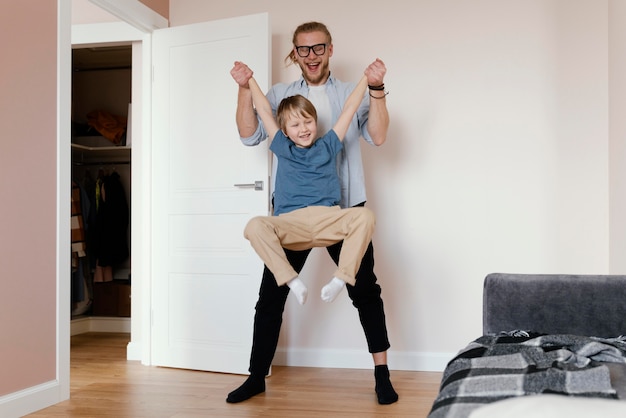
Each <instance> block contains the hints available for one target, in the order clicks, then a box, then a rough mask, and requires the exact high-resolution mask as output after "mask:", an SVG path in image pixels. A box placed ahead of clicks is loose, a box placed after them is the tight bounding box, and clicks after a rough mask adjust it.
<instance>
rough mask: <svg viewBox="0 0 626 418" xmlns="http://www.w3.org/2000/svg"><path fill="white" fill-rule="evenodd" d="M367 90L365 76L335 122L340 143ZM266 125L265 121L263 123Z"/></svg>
mask: <svg viewBox="0 0 626 418" xmlns="http://www.w3.org/2000/svg"><path fill="white" fill-rule="evenodd" d="M366 88H367V77H366V76H363V77H361V79H360V80H359V82H358V83H357V85H356V87H355V88H354V90H352V93H350V95H349V96H348V98H347V99H346V102H345V103H344V104H343V109H341V114H340V115H339V118H337V122H335V126H333V130H334V131H335V133H336V134H337V136H338V137H339V140H340V141H343V138H344V137H345V136H346V132H348V128H349V127H350V121H351V120H352V118H353V117H354V114H355V113H356V111H357V109H358V108H359V105H360V104H361V101H362V100H363V95H364V94H365V89H366ZM263 123H265V121H263Z"/></svg>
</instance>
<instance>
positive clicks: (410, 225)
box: [170, 0, 626, 370]
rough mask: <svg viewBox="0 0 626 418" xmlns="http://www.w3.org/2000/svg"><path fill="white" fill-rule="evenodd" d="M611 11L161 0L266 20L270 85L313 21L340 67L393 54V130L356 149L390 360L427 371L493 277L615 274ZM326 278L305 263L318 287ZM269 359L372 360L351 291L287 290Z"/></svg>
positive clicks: (587, 0) (471, 316)
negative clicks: (373, 224)
mask: <svg viewBox="0 0 626 418" xmlns="http://www.w3.org/2000/svg"><path fill="white" fill-rule="evenodd" d="M608 4H609V2H608V1H599V0H526V1H513V0H508V1H503V0H480V1H473V2H465V1H458V0H456V1H455V0H444V1H442V0H418V1H413V2H405V1H399V0H389V1H386V2H384V3H382V4H381V3H376V4H375V6H374V7H372V6H367V5H366V4H365V3H363V2H356V1H350V2H348V1H346V2H337V1H328V0H320V1H318V2H315V3H312V4H309V5H307V6H306V7H299V6H295V5H294V3H293V2H291V1H286V0H274V1H238V2H236V4H234V3H233V2H226V1H212V2H205V1H202V0H171V2H170V22H171V25H172V26H177V25H183V24H189V23H195V22H199V21H205V20H214V19H220V18H226V17H232V16H236V15H245V14H252V13H259V12H265V11H267V12H269V14H270V18H271V27H272V34H273V36H272V48H273V59H272V65H273V71H272V75H273V82H278V81H291V80H293V79H294V78H295V77H296V76H297V75H298V71H297V69H296V68H294V67H289V68H285V67H284V64H283V58H284V56H285V55H286V54H287V53H288V52H289V50H290V48H291V36H292V31H293V29H294V28H295V27H296V26H297V25H298V24H300V23H302V22H304V21H307V20H320V21H322V22H324V23H326V24H327V25H328V27H329V28H330V30H331V32H332V34H333V37H334V45H335V55H334V57H333V58H332V59H331V68H332V71H333V73H334V74H336V75H337V76H338V77H340V78H343V79H353V80H356V79H357V77H358V76H359V74H361V72H362V70H363V69H364V68H365V66H366V65H367V64H368V63H370V62H371V61H372V60H373V59H374V58H376V57H380V58H381V59H383V60H384V61H385V62H386V64H387V67H388V73H387V77H386V80H385V81H386V86H387V88H388V89H389V91H390V94H389V96H388V99H387V103H388V106H389V110H390V114H391V118H392V121H391V128H390V132H389V139H388V142H387V143H386V144H385V145H384V146H382V147H380V148H373V147H365V148H366V149H365V151H364V161H365V165H366V172H367V182H368V194H369V201H368V206H369V207H370V208H372V209H374V210H375V212H376V214H377V219H378V221H377V231H376V235H375V237H374V247H375V254H376V263H377V264H376V272H377V274H378V277H379V281H380V284H381V285H382V287H383V297H384V300H385V304H386V313H387V320H388V328H389V332H390V340H391V344H392V348H391V350H390V352H389V356H390V366H391V367H392V368H395V369H422V370H424V369H431V368H434V369H437V368H440V367H443V364H444V363H445V361H446V360H447V359H448V357H449V356H450V355H451V354H453V353H455V352H456V351H457V350H458V349H459V348H461V347H462V346H464V345H465V344H466V343H467V342H468V341H469V340H471V339H474V338H475V337H477V336H478V335H480V333H481V331H482V328H481V322H482V312H481V309H482V282H483V279H484V277H485V275H486V274H488V273H490V272H496V271H497V272H522V273H578V274H587V273H598V274H604V273H609V222H608V215H609V179H608V173H609V126H608V119H609V108H608V105H609V100H608V86H609V80H608V74H609V42H608V28H609V18H608ZM624 20H626V19H624V16H623V14H622V20H621V21H622V22H623V21H624ZM612 23H615V22H612ZM228 70H229V68H225V69H224V71H228ZM233 100H234V98H233ZM332 271H333V267H332V263H331V262H330V260H329V258H328V257H327V256H326V255H325V254H324V253H323V252H321V251H318V252H317V253H316V254H315V255H314V256H312V257H311V258H310V260H309V261H308V263H307V266H306V269H305V273H304V277H305V278H306V282H307V283H308V285H309V288H310V290H311V291H312V292H313V294H317V292H318V291H319V289H320V288H321V286H322V285H323V284H324V283H325V282H326V281H327V280H328V279H329V278H330V276H331V274H332ZM277 362H278V363H282V364H302V365H326V366H336V367H341V366H347V367H355V365H356V366H357V367H369V366H370V365H371V361H370V360H369V355H368V354H367V352H366V345H365V339H364V337H363V332H362V330H361V327H360V325H359V322H358V318H357V314H356V310H355V309H354V308H352V306H351V304H350V301H349V299H348V297H347V295H346V294H345V293H344V294H342V295H341V297H340V298H339V299H338V300H336V301H335V302H334V303H333V304H331V305H326V304H323V303H322V302H321V301H318V298H315V297H312V298H309V301H308V302H307V304H306V305H305V306H303V307H300V306H299V305H297V303H295V302H294V301H293V300H290V301H289V303H288V307H287V311H286V314H285V323H284V325H283V333H282V336H281V341H280V346H279V353H278V356H277Z"/></svg>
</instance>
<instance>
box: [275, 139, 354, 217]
mask: <svg viewBox="0 0 626 418" xmlns="http://www.w3.org/2000/svg"><path fill="white" fill-rule="evenodd" d="M342 148H343V143H342V142H341V141H340V140H339V138H338V137H337V134H336V133H335V131H334V130H332V129H331V130H330V131H329V132H328V133H327V134H326V135H324V136H322V137H321V138H319V139H318V140H317V141H315V143H314V144H313V145H312V146H311V147H310V148H298V147H296V144H294V142H293V141H292V140H290V139H289V138H288V137H287V136H285V134H284V133H283V132H282V131H280V130H279V131H278V132H277V133H276V135H275V136H274V139H273V140H272V144H271V145H270V150H271V151H272V152H273V153H274V154H275V155H276V157H277V158H278V161H279V164H278V167H277V171H276V186H275V189H274V215H280V214H281V213H287V212H291V211H293V210H296V209H301V208H305V207H307V206H336V205H339V202H340V201H341V186H340V185H339V176H338V175H337V158H336V157H337V154H338V153H339V152H340V151H341V149H342Z"/></svg>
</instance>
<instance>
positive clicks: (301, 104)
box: [276, 94, 317, 132]
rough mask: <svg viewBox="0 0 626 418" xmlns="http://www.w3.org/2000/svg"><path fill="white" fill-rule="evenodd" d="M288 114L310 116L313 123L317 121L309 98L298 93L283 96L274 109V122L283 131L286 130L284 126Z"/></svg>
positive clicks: (315, 112) (285, 125)
mask: <svg viewBox="0 0 626 418" xmlns="http://www.w3.org/2000/svg"><path fill="white" fill-rule="evenodd" d="M289 115H296V116H304V117H312V118H313V119H314V120H315V123H317V111H316V110H315V106H313V103H311V101H310V100H309V99H307V98H306V97H304V96H302V95H300V94H296V95H295V96H289V97H285V98H284V99H283V100H281V102H280V104H279V105H278V109H276V122H277V123H278V127H279V128H280V129H281V130H282V131H283V132H287V130H286V127H287V119H288V118H289Z"/></svg>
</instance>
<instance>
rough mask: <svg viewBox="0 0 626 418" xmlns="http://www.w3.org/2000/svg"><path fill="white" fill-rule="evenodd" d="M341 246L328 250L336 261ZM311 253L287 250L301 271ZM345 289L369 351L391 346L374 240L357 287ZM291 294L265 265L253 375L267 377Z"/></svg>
mask: <svg viewBox="0 0 626 418" xmlns="http://www.w3.org/2000/svg"><path fill="white" fill-rule="evenodd" d="M341 245H342V242H339V243H337V244H335V245H332V246H330V247H327V250H328V253H329V254H330V256H331V257H332V259H333V260H334V261H335V263H337V262H338V260H339V252H340V251H341ZM310 252H311V250H305V251H290V250H285V253H286V254H287V259H288V260H289V262H290V263H291V265H292V266H293V268H294V269H295V270H296V271H297V272H298V273H300V271H301V270H302V267H303V266H304V262H305V261H306V258H307V256H308V255H309V253H310ZM346 288H347V289H348V295H349V296H350V299H352V304H353V305H354V307H356V308H357V310H358V311H359V318H360V320H361V325H362V326H363V331H364V332H365V338H366V340H367V345H368V349H369V352H370V353H378V352H381V351H386V350H387V349H389V347H390V345H389V339H388V337H387V325H386V323H385V311H384V308H383V300H382V299H381V297H380V286H379V285H378V284H377V283H376V275H375V274H374V247H373V246H372V243H371V242H370V244H369V246H368V248H367V251H366V252H365V255H364V256H363V260H362V261H361V267H360V268H359V271H358V272H357V275H356V284H355V285H354V286H351V285H346ZM288 295H289V287H288V286H286V285H285V286H280V287H279V286H278V285H277V284H276V280H275V279H274V275H273V274H272V272H270V271H269V270H268V268H267V267H265V269H264V271H263V279H262V281H261V289H260V290H259V300H258V302H257V304H256V313H255V315H254V333H253V337H252V353H251V355H250V368H249V371H250V373H252V374H256V375H263V376H266V375H267V374H268V373H269V369H270V366H271V364H272V360H273V358H274V354H275V353H276V346H277V345H278V336H279V334H280V327H281V325H282V322H283V311H284V309H285V302H286V301H287V296H288Z"/></svg>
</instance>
